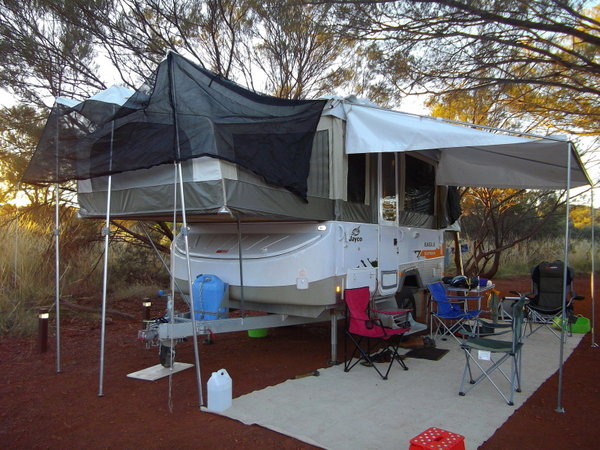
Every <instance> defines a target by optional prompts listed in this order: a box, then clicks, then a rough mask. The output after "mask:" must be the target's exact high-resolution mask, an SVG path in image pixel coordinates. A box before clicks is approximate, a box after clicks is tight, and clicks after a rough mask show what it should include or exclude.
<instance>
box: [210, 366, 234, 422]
mask: <svg viewBox="0 0 600 450" xmlns="http://www.w3.org/2000/svg"><path fill="white" fill-rule="evenodd" d="M207 391H208V409H209V410H210V411H214V412H222V411H225V410H226V409H227V408H229V407H230V406H231V397H232V388H231V377H230V376H229V374H228V373H227V371H226V370H225V369H220V370H218V371H216V372H213V373H212V375H211V377H210V378H209V380H208V383H207Z"/></svg>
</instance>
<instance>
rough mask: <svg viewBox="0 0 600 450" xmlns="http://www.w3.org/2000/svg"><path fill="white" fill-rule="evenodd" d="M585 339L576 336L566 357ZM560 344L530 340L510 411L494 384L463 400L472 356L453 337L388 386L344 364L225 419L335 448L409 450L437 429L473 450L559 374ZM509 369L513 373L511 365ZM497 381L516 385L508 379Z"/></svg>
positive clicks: (543, 334)
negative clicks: (441, 352)
mask: <svg viewBox="0 0 600 450" xmlns="http://www.w3.org/2000/svg"><path fill="white" fill-rule="evenodd" d="M582 336H583V335H576V334H575V335H573V336H572V337H569V338H568V340H567V343H566V345H565V353H564V355H565V356H564V358H565V359H566V358H567V357H568V356H569V355H570V354H571V352H572V351H573V349H574V348H575V347H576V346H577V344H578V343H579V341H580V340H581V337H582ZM559 344H560V342H559V340H558V339H557V338H555V337H554V336H552V335H551V334H550V332H549V331H548V330H546V329H540V330H538V331H537V332H536V333H534V334H533V335H532V336H530V337H529V338H528V339H527V340H526V341H525V345H524V347H523V353H522V356H523V368H522V370H523V372H522V392H521V393H515V399H514V402H515V406H508V405H507V404H506V402H505V401H504V400H503V399H502V398H501V397H500V395H499V394H498V393H497V392H496V391H495V390H494V388H493V387H492V385H491V384H490V383H489V381H488V380H484V381H482V382H481V384H479V385H478V386H476V387H475V389H473V390H472V391H471V392H469V393H468V394H467V395H466V396H464V397H460V396H459V395H458V390H459V387H460V381H461V378H462V374H463V369H464V364H465V358H464V353H463V351H462V350H461V349H460V348H459V346H458V344H457V343H456V342H455V341H454V340H448V341H440V342H438V347H439V348H447V349H449V350H450V352H448V353H447V354H446V355H445V356H444V357H443V358H441V359H440V360H439V361H431V360H425V359H416V358H407V359H406V360H405V361H406V364H407V365H408V367H409V370H408V371H404V370H402V369H401V368H400V366H399V365H397V364H396V363H394V366H393V367H392V370H391V372H390V375H389V379H388V380H386V381H384V380H382V379H381V378H380V377H379V375H378V374H377V372H375V370H373V369H372V368H370V367H364V366H362V365H360V364H358V365H357V366H356V367H354V368H353V369H352V370H351V371H350V372H348V373H345V372H344V367H343V364H342V365H339V366H335V367H330V368H326V369H321V370H319V372H320V376H318V377H315V376H310V377H305V378H299V379H294V380H288V381H286V382H284V383H282V384H279V385H277V386H272V387H268V388H266V389H263V390H261V391H256V392H252V393H250V394H247V395H244V396H241V397H239V398H236V399H234V400H233V405H232V407H231V408H229V409H228V410H226V411H224V412H223V413H221V414H222V415H224V416H227V417H230V418H233V419H237V420H239V421H241V422H243V423H245V424H247V425H250V424H258V425H261V426H263V427H266V428H269V429H272V430H274V431H278V432H280V433H283V434H286V435H288V436H292V437H294V438H296V439H299V440H301V441H304V442H307V443H310V444H313V445H316V446H319V447H323V448H328V449H344V450H346V449H361V450H363V449H392V448H408V447H409V445H410V440H411V439H412V438H413V437H415V436H417V435H419V434H421V433H422V432H423V431H425V430H426V429H427V428H429V427H438V428H442V429H444V430H447V431H451V432H453V433H458V434H461V435H463V436H465V445H466V448H467V449H476V448H477V447H478V446H479V445H481V444H482V443H483V442H484V441H485V440H487V439H488V438H489V437H490V436H491V435H492V434H494V432H495V431H496V429H497V428H499V427H500V426H501V425H502V424H503V423H504V422H505V421H506V419H507V418H508V417H509V416H510V415H511V414H512V413H513V412H514V411H515V409H516V408H518V407H519V406H520V405H522V404H523V403H524V402H525V400H526V399H527V398H528V397H529V396H530V395H531V394H532V393H533V392H535V391H536V390H537V388H538V387H539V386H540V385H541V384H542V383H543V382H544V381H545V380H546V379H547V378H548V377H549V376H550V375H552V373H554V372H555V371H556V370H557V368H558V363H559V348H560V345H559ZM503 366H504V367H506V370H507V371H508V372H507V373H509V374H510V362H509V361H507V362H505V363H504V365H503ZM506 370H505V371H506ZM475 376H476V375H475ZM233 382H234V383H235V380H233ZM497 383H501V384H499V386H500V387H501V388H506V387H508V383H507V382H506V380H503V379H502V380H499V381H498V382H497Z"/></svg>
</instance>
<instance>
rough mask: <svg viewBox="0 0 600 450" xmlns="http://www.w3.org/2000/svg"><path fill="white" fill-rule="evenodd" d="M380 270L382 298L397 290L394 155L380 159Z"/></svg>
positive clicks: (395, 162)
mask: <svg viewBox="0 0 600 450" xmlns="http://www.w3.org/2000/svg"><path fill="white" fill-rule="evenodd" d="M378 172H379V173H378V175H379V177H378V178H379V183H378V184H379V249H378V252H379V258H378V260H379V268H378V281H379V293H380V294H381V295H393V294H394V293H395V292H396V290H397V289H398V262H399V261H398V258H399V255H398V253H399V251H398V198H399V196H398V161H397V155H396V154H395V153H382V154H380V155H379V170H378Z"/></svg>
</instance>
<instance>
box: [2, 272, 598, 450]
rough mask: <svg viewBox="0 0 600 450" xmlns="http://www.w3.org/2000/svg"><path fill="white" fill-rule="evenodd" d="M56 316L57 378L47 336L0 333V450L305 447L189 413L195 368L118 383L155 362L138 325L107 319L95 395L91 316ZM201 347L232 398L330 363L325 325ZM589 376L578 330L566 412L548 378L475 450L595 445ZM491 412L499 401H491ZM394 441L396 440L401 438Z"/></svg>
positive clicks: (591, 351) (582, 306) (194, 403)
mask: <svg viewBox="0 0 600 450" xmlns="http://www.w3.org/2000/svg"><path fill="white" fill-rule="evenodd" d="M589 284H590V283H589V280H586V279H584V278H582V277H579V278H578V280H577V285H576V287H577V291H578V293H581V294H583V295H585V296H586V300H584V301H582V302H579V303H578V304H577V306H576V313H579V314H583V315H585V316H587V317H591V302H590V288H589ZM497 286H498V287H499V288H500V289H501V290H502V291H503V292H508V290H510V289H522V290H527V288H528V286H529V281H528V280H526V279H519V280H503V281H500V282H498V283H497ZM596 298H598V293H597V292H596ZM110 306H111V307H112V308H115V309H119V310H123V311H128V312H131V313H133V314H136V317H139V318H140V319H141V307H140V305H139V304H131V302H130V303H124V302H111V305H110ZM155 308H156V310H154V311H153V313H154V314H155V315H160V313H161V307H159V305H156V306H155ZM63 316H64V320H63V326H62V372H61V373H58V374H57V373H56V365H55V360H56V355H55V348H54V340H53V338H52V337H51V339H50V343H49V350H48V352H47V353H44V354H40V353H39V351H38V347H37V338H36V337H31V338H27V339H25V338H2V339H1V340H0V368H1V369H2V370H1V375H0V399H1V400H0V442H2V447H3V448H11V449H12V448H18V449H25V448H27V449H29V448H52V449H54V448H56V449H59V448H60V449H63V448H84V447H85V448H87V449H95V448H99V449H100V448H102V449H104V448H119V449H121V448H140V447H144V448H166V447H169V448H178V449H185V448H262V449H304V448H312V447H311V446H310V445H307V444H304V443H303V442H300V441H297V440H295V439H293V438H290V437H287V436H284V435H281V434H278V433H276V432H273V431H270V430H267V429H264V428H262V427H259V426H245V425H242V424H241V423H239V422H236V421H233V420H230V419H227V418H224V417H219V416H216V415H213V414H209V413H204V412H201V411H199V409H198V402H199V395H198V393H197V385H196V379H195V373H194V371H193V370H187V371H184V372H182V373H180V374H178V375H177V376H176V377H174V383H173V385H172V387H171V389H170V388H169V383H168V379H163V380H160V381H157V382H143V381H139V380H133V379H130V378H127V377H126V374H128V373H130V372H134V371H137V370H140V369H143V368H145V367H149V366H151V365H154V364H156V363H157V362H158V352H157V349H156V348H155V347H154V348H150V349H145V348H144V345H143V344H142V343H141V342H139V341H137V340H136V336H137V330H138V329H139V328H140V321H139V320H136V321H132V320H127V319H123V318H120V317H117V316H113V317H110V321H109V324H108V325H107V341H106V361H105V374H104V383H103V387H104V389H103V392H104V396H103V397H98V390H99V383H98V366H99V365H98V359H99V334H100V330H99V324H98V320H97V319H96V316H94V315H91V316H87V317H85V316H82V315H81V313H79V314H77V315H74V314H73V313H70V312H65V313H64V314H63ZM52 330H53V326H51V332H52ZM340 334H341V333H340ZM597 340H598V339H597ZM340 348H341V347H340ZM200 353H201V364H202V375H203V384H204V389H206V381H207V380H208V377H209V376H210V374H211V373H212V372H213V371H216V370H218V369H220V368H222V367H224V368H226V369H227V371H228V373H229V374H230V375H231V377H232V379H233V395H234V397H237V396H240V395H243V394H246V393H248V392H252V391H254V390H257V389H263V388H265V387H267V386H271V385H275V384H278V383H281V382H283V381H285V380H286V379H290V378H294V377H297V376H302V375H306V374H309V373H311V372H313V371H314V370H316V369H318V368H320V367H324V366H325V365H326V364H327V362H328V360H329V358H330V355H329V324H318V325H303V326H295V327H286V328H278V329H271V330H270V331H269V335H268V337H266V338H260V339H257V338H249V337H248V335H247V333H245V332H239V333H227V334H222V335H218V336H216V341H215V343H214V344H213V345H206V344H201V345H200ZM177 359H178V361H182V362H193V361H194V357H193V347H192V345H191V342H186V343H183V344H181V345H180V346H178V357H177ZM557 363H558V357H557ZM599 372H600V348H593V347H592V342H591V336H590V333H588V334H587V335H586V336H585V337H584V339H583V341H582V342H581V344H580V345H579V346H578V348H577V349H576V350H575V352H574V354H573V355H572V356H571V357H570V358H569V359H568V360H567V362H566V364H565V366H564V377H563V378H564V380H563V393H562V399H561V404H562V406H563V407H564V409H565V412H564V413H558V412H556V411H555V408H556V406H557V404H558V395H557V383H558V376H557V375H556V374H555V375H554V376H552V377H551V378H550V379H549V380H548V381H547V382H546V383H544V384H543V385H542V386H541V387H540V389H539V390H538V391H537V392H536V393H535V394H534V395H533V396H532V397H531V398H530V399H529V400H528V401H527V402H526V403H525V404H524V405H523V406H522V407H521V408H519V409H518V410H516V411H515V413H514V414H513V415H512V416H511V417H510V419H509V420H508V421H507V422H506V423H505V424H504V425H503V426H502V427H501V428H499V429H498V431H497V432H496V433H495V434H494V435H493V436H492V437H491V438H490V439H489V440H488V441H487V442H486V443H485V444H484V445H483V446H482V448H484V449H516V448H519V449H540V448H552V449H572V448H589V449H591V448H598V441H599V440H600V437H599V436H600V434H599V433H598V430H597V428H596V426H597V425H596V424H597V422H598V419H599V418H600V393H599V390H600V388H599V384H598V381H597V377H598V373H599ZM204 398H205V399H206V391H205V390H204ZM169 401H170V402H171V405H172V408H169ZM498 407H505V406H503V405H502V404H501V403H499V405H498ZM408 445H409V444H408V443H406V448H408ZM398 448H404V445H401V444H400V443H399V447H398Z"/></svg>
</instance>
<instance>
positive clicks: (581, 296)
mask: <svg viewBox="0 0 600 450" xmlns="http://www.w3.org/2000/svg"><path fill="white" fill-rule="evenodd" d="M571 299H572V300H583V299H585V297H584V296H583V295H573V297H571Z"/></svg>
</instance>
